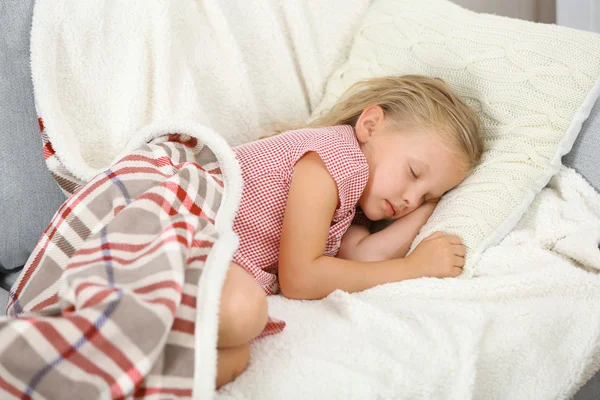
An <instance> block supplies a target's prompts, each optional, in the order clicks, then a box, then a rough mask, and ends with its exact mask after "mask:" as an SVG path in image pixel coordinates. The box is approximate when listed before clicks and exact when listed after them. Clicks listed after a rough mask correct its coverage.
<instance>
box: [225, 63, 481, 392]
mask: <svg viewBox="0 0 600 400" xmlns="http://www.w3.org/2000/svg"><path fill="white" fill-rule="evenodd" d="M234 152H235V153H236V157H237V159H238V161H239V163H240V166H241V170H242V178H243V182H244V186H243V192H242V199H241V203H240V207H239V210H238V214H237V216H236V219H235V221H234V226H233V229H234V231H235V232H236V234H237V235H238V237H239V248H238V249H237V252H236V253H235V255H234V257H233V261H232V263H231V266H230V268H229V271H228V274H227V277H226V280H225V283H224V286H223V291H222V295H221V305H220V316H219V336H218V364H217V366H218V371H217V378H216V380H217V382H216V384H217V387H220V386H222V385H223V384H225V383H227V382H230V381H232V380H233V379H235V378H236V377H237V376H238V375H239V374H241V372H242V371H243V370H244V369H245V368H246V366H247V364H248V361H249V348H250V345H249V343H250V341H251V340H253V339H254V338H257V337H262V336H266V335H270V334H275V333H278V332H281V331H282V330H283V329H284V326H285V322H284V321H281V320H277V319H275V318H273V317H271V316H269V314H268V310H267V301H266V296H267V295H272V294H277V293H279V292H281V294H282V295H283V296H285V297H288V298H291V299H307V300H308V299H322V298H324V297H326V296H327V295H329V294H330V293H331V292H333V291H334V290H336V289H340V290H343V291H346V292H359V291H362V290H365V289H368V288H371V287H374V286H377V285H382V284H385V283H390V282H399V281H403V280H406V279H415V278H420V277H437V278H452V277H456V276H458V275H459V274H460V273H461V272H462V268H463V266H464V263H465V259H464V257H465V251H466V249H465V247H464V245H463V244H462V243H461V240H460V239H459V238H458V237H456V236H454V235H446V234H443V233H441V232H436V233H434V234H432V235H431V236H429V237H428V238H426V239H425V240H423V241H422V242H421V243H420V244H419V245H418V246H417V247H416V248H415V249H414V251H413V252H412V253H411V254H410V255H409V256H407V255H406V254H407V252H408V249H409V247H410V245H411V243H412V241H413V240H414V238H415V237H416V235H417V234H418V232H419V230H420V229H421V227H422V226H423V225H424V224H425V222H426V221H427V219H428V218H429V217H430V215H431V214H432V212H433V210H434V208H435V206H436V203H437V201H438V200H439V199H440V197H441V196H443V195H444V193H446V192H447V191H449V190H450V189H452V188H454V187H455V186H457V185H458V184H459V183H460V182H461V181H462V180H463V179H464V178H465V177H466V176H467V175H468V174H469V172H470V171H471V170H472V169H473V167H474V166H475V165H476V164H477V163H478V162H479V160H480V158H481V155H482V153H483V139H482V137H481V135H480V124H479V121H478V118H477V116H476V114H475V113H474V112H473V111H472V110H471V109H470V108H469V107H468V106H467V105H466V104H465V103H463V102H462V101H461V100H460V99H459V98H458V97H457V96H456V95H455V94H454V93H452V91H451V90H450V88H449V87H448V86H447V85H446V84H445V83H444V82H443V81H442V80H440V79H437V78H428V77H424V76H417V75H407V76H401V77H381V78H374V79H370V80H366V81H363V82H359V83H357V84H356V85H354V86H353V87H351V88H350V89H349V90H348V91H347V92H346V93H344V95H343V96H342V97H341V99H340V100H339V102H338V103H337V104H336V105H335V106H334V107H333V108H332V109H331V110H329V112H328V113H327V114H325V115H324V116H322V117H321V118H319V119H317V120H315V121H313V122H312V123H310V125H308V126H306V127H305V128H303V129H299V130H292V131H288V132H285V133H281V134H278V135H275V136H272V137H269V138H267V139H263V140H259V141H256V142H252V143H248V144H245V145H242V146H239V147H237V148H235V149H234ZM381 220H393V222H392V223H391V224H390V225H389V226H387V227H385V228H384V229H382V230H380V231H378V232H376V233H372V231H373V230H372V229H370V225H371V224H372V222H373V221H381Z"/></svg>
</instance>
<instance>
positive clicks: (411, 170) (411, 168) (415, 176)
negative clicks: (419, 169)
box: [410, 167, 417, 179]
mask: <svg viewBox="0 0 600 400" xmlns="http://www.w3.org/2000/svg"><path fill="white" fill-rule="evenodd" d="M410 173H411V174H412V176H413V178H415V179H417V174H416V173H415V170H414V169H413V167H410Z"/></svg>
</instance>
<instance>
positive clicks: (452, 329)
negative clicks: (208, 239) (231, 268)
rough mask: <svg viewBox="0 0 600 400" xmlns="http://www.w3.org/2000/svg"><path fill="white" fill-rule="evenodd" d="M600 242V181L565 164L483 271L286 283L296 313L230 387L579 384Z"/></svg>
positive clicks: (438, 393) (276, 390) (498, 395)
mask: <svg viewBox="0 0 600 400" xmlns="http://www.w3.org/2000/svg"><path fill="white" fill-rule="evenodd" d="M599 243H600V194H598V193H596V192H595V191H594V189H593V188H592V187H591V186H590V185H589V184H588V183H587V182H586V181H585V180H584V179H583V178H582V177H581V176H580V175H579V174H577V173H576V172H575V171H574V170H572V169H568V168H564V167H563V169H562V170H561V172H560V173H559V175H558V176H556V177H555V178H554V179H553V180H552V181H551V183H550V185H549V186H548V188H546V189H544V190H543V191H542V193H541V194H540V195H539V196H538V197H537V198H536V200H535V202H534V204H533V205H532V206H531V208H530V210H529V211H528V213H527V214H526V216H525V217H524V218H523V220H522V221H521V223H520V224H519V226H518V227H516V228H515V229H514V230H513V232H512V233H511V234H509V235H508V236H507V237H506V238H505V239H504V240H503V241H502V242H501V243H500V244H498V245H497V246H495V247H492V248H490V249H488V250H487V251H486V252H484V254H483V257H482V258H481V260H480V261H479V265H478V267H477V269H476V270H477V271H479V272H478V274H479V275H478V276H476V277H475V278H473V279H468V280H459V279H443V280H441V279H431V278H429V279H428V278H423V279H416V280H410V281H405V282H401V283H397V284H389V285H384V286H379V287H376V288H373V289H370V290H366V291H364V292H362V293H357V294H348V293H345V292H341V291H336V292H334V293H332V294H331V295H330V296H328V297H327V298H326V299H324V300H320V301H293V300H287V299H285V298H282V297H279V296H272V297H271V298H270V299H269V306H270V313H271V314H272V315H273V316H276V317H279V318H283V319H284V320H286V321H287V323H288V325H287V326H286V328H285V330H284V331H283V332H282V333H281V334H279V335H276V336H272V337H267V338H265V339H261V340H258V341H255V342H254V345H253V347H252V354H251V362H250V366H249V368H248V370H247V371H246V372H245V373H244V374H243V375H242V376H240V377H239V378H238V379H237V380H236V381H234V382H233V383H231V384H229V385H227V386H225V387H224V388H222V389H221V391H220V392H219V396H218V398H219V399H222V400H224V399H258V398H260V399H263V400H267V399H273V400H275V399H317V398H319V399H340V400H341V399H344V400H348V399H357V400H358V399H399V398H402V399H461V400H462V399H486V400H490V399H567V398H570V397H571V396H573V395H574V394H575V393H576V392H577V390H578V389H579V388H580V387H581V386H582V385H583V384H584V383H585V382H586V381H587V380H588V379H589V378H590V377H591V376H592V375H593V374H594V373H595V372H596V371H597V370H598V369H600V313H599V312H598V304H600V275H599V272H600V249H599V248H598V245H599ZM587 271H590V272H587Z"/></svg>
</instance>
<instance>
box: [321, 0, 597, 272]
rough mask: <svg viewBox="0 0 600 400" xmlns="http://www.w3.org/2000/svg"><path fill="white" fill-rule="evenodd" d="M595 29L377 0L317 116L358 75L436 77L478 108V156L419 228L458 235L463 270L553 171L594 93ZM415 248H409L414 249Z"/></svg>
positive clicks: (426, 0) (407, 0) (422, 2)
mask: <svg viewBox="0 0 600 400" xmlns="http://www.w3.org/2000/svg"><path fill="white" fill-rule="evenodd" d="M598 49H600V35H597V34H593V33H588V32H583V31H578V30H574V29H569V28H565V27H559V26H556V25H545V24H535V23H532V22H527V21H521V20H516V19H510V18H504V17H499V16H494V15H487V14H478V13H475V12H472V11H468V10H465V9H463V8H461V7H459V6H457V5H455V4H453V3H451V2H449V1H445V0H379V1H377V2H375V3H374V4H373V5H372V6H371V8H370V9H369V12H368V13H367V16H366V19H365V21H364V23H363V25H362V27H361V29H360V30H359V32H358V33H357V35H356V37H355V42H354V44H353V48H352V50H351V53H350V58H349V60H348V61H347V62H346V63H345V64H344V65H343V66H342V67H341V68H340V69H339V70H337V71H336V72H335V73H334V74H333V76H332V77H331V78H330V80H329V82H328V84H327V88H326V94H325V97H324V100H323V102H322V103H321V104H320V105H319V107H318V108H317V109H316V110H315V112H314V113H313V116H316V115H319V114H321V113H322V112H323V111H325V110H326V109H328V108H330V107H331V106H332V105H333V104H334V103H335V101H336V100H337V98H338V97H339V96H340V95H341V94H342V93H343V91H344V90H346V89H347V88H348V87H350V86H351V85H352V84H353V83H355V82H356V81H358V80H361V79H364V78H369V77H373V76H384V75H403V74H423V75H428V76H439V77H441V78H442V79H444V80H445V81H446V82H447V83H448V84H449V85H450V86H451V87H452V89H453V90H454V91H455V92H456V93H457V94H458V95H460V96H461V97H462V98H463V99H464V100H465V101H466V102H467V103H468V104H469V105H471V106H472V107H473V108H474V109H475V110H476V111H477V112H478V114H479V116H480V117H481V119H482V122H483V124H484V131H485V142H486V152H485V154H484V157H483V160H482V162H481V164H480V165H479V166H478V167H477V168H476V169H475V171H474V172H473V173H472V174H471V175H470V176H469V177H468V178H467V179H466V180H465V181H464V182H463V183H462V184H461V185H459V186H458V187H457V188H456V189H454V190H452V191H451V192H449V193H448V194H447V195H446V196H444V198H443V200H442V201H441V202H440V204H439V205H438V207H437V209H436V211H435V212H434V214H433V215H432V217H431V219H430V220H429V221H428V223H427V224H426V225H425V226H424V228H423V229H422V230H421V233H420V234H419V236H418V237H417V239H416V240H415V242H414V243H413V248H414V246H416V245H417V244H418V243H419V242H420V241H421V240H422V239H423V238H424V237H426V236H428V235H430V234H431V233H432V232H434V231H438V230H441V231H443V232H447V233H454V234H457V235H459V236H460V237H461V238H462V239H463V241H464V243H465V244H466V245H467V248H468V259H467V264H466V266H465V269H464V272H463V274H462V275H461V277H471V276H473V275H474V274H475V273H476V269H475V268H474V266H475V265H476V263H477V261H478V259H479V258H480V256H481V253H482V252H483V250H485V249H486V248H487V247H489V246H491V245H495V244H496V243H498V242H499V241H500V240H501V239H502V238H503V237H504V236H505V235H506V234H507V233H508V232H509V231H510V230H511V229H512V228H513V227H514V226H515V225H516V224H517V222H518V221H519V219H520V218H521V216H522V215H523V213H524V212H525V211H526V210H527V208H528V206H529V205H530V204H531V202H532V200H533V198H534V196H535V195H536V194H537V193H539V192H540V190H541V189H542V188H543V187H544V186H545V185H546V184H547V183H548V181H549V180H550V178H551V177H552V176H553V175H554V174H555V173H557V172H558V169H559V167H560V165H561V163H560V158H561V157H562V156H563V155H564V154H565V153H567V152H568V151H569V150H570V149H571V146H572V144H573V142H574V141H575V139H576V137H577V134H578V133H579V130H580V129H581V124H582V122H583V121H584V120H585V118H586V117H587V116H588V115H589V112H590V110H591V108H592V106H593V104H594V102H595V100H596V98H598V96H599V94H600V81H599V80H598V77H599V75H600V51H598ZM411 251H412V249H411Z"/></svg>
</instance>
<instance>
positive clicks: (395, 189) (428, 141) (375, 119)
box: [355, 106, 466, 221]
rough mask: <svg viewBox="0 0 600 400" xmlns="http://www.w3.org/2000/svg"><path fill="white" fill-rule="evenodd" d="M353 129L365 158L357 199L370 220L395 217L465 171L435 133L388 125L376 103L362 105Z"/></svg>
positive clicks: (450, 184)
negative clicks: (366, 172)
mask: <svg viewBox="0 0 600 400" xmlns="http://www.w3.org/2000/svg"><path fill="white" fill-rule="evenodd" d="M355 131H356V136H357V138H358V140H359V142H360V145H361V149H362V151H363V153H364V155H365V157H366V159H367V163H368V164H369V180H368V182H367V186H366V188H365V190H364V192H363V193H362V195H361V197H360V199H359V205H360V207H361V208H362V210H363V212H364V213H365V215H366V216H367V218H369V219H370V220H371V221H377V220H382V219H398V218H401V217H403V216H405V215H406V214H409V213H410V212H411V211H413V210H414V209H416V208H417V207H419V206H420V205H421V204H423V203H424V202H425V201H437V199H439V198H440V197H441V196H442V195H443V194H444V193H446V192H447V191H449V190H450V189H452V188H453V187H455V186H456V185H458V184H459V183H460V182H461V181H462V180H463V179H464V178H465V176H466V174H465V171H464V169H463V168H462V166H461V164H460V162H459V161H458V160H457V156H456V154H454V153H452V152H451V151H449V150H448V149H446V148H445V147H444V146H443V145H442V144H441V143H440V142H439V141H438V140H437V139H436V137H435V136H434V135H433V134H431V133H429V132H426V131H422V130H404V131H397V130H393V129H391V128H388V127H387V124H386V123H385V117H384V114H383V110H382V109H381V107H379V106H372V107H367V108H366V109H365V110H364V111H363V113H362V114H361V116H360V118H359V119H358V122H357V124H356V126H355Z"/></svg>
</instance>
